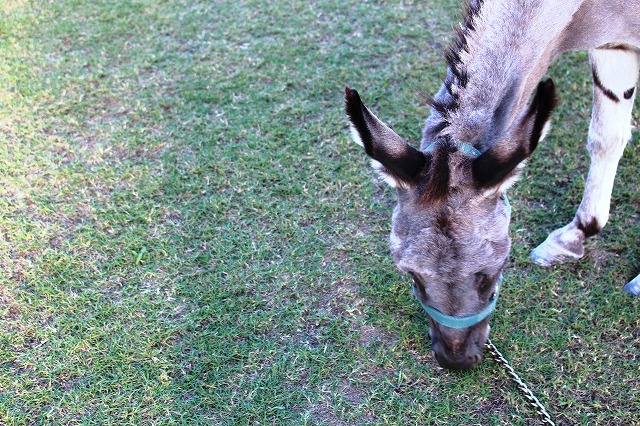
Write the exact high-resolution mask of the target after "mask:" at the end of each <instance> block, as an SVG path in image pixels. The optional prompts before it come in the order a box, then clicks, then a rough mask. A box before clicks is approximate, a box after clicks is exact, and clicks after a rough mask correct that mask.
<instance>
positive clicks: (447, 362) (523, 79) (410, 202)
mask: <svg viewBox="0 0 640 426" xmlns="http://www.w3.org/2000/svg"><path fill="white" fill-rule="evenodd" d="M457 32H458V35H457V39H456V41H455V43H453V45H452V47H451V48H450V49H449V50H448V51H447V53H446V58H447V62H448V69H447V75H446V77H445V79H444V84H443V85H442V87H441V89H440V91H439V92H438V93H437V94H436V96H435V97H434V98H432V99H431V100H430V104H431V107H432V112H431V115H430V117H429V118H428V119H427V122H426V126H425V127H424V130H423V136H422V143H421V145H420V150H418V149H415V148H413V147H412V146H410V145H408V144H407V143H406V142H405V141H404V140H403V139H402V138H401V137H400V136H398V135H397V134H396V133H394V132H393V130H391V129H390V128H389V127H388V126H386V125H385V124H384V123H383V122H382V121H380V120H379V119H378V118H377V117H376V116H375V115H374V114H373V113H372V112H371V111H370V110H369V109H368V108H367V107H365V106H364V105H363V104H362V102H361V100H360V97H359V95H358V92H356V91H355V90H351V89H349V88H347V89H346V103H345V109H346V112H347V114H348V116H349V119H350V122H351V130H352V136H353V138H354V140H355V141H356V142H358V143H359V144H360V145H362V146H363V147H364V149H365V151H366V153H367V154H368V155H369V156H370V157H371V158H372V159H373V161H372V165H373V167H374V168H376V169H377V170H378V172H379V173H380V175H381V176H382V177H383V178H384V180H385V181H386V182H387V183H389V184H390V185H391V186H393V187H395V188H396V190H397V196H398V204H397V206H396V207H395V209H394V211H393V219H392V231H391V238H390V243H391V252H392V255H393V259H394V261H395V263H396V265H397V267H398V268H399V269H400V270H401V271H404V272H406V273H408V274H410V275H411V276H412V277H413V280H414V286H413V289H414V293H415V295H416V296H417V298H418V299H419V301H420V302H421V304H422V305H423V306H424V307H425V309H426V310H427V313H428V314H429V323H430V334H431V338H432V347H433V351H434V354H435V357H436V359H437V360H438V362H439V364H440V365H441V366H443V367H446V368H453V369H467V368H471V367H473V366H475V365H477V364H479V363H480V362H482V351H483V347H484V344H485V342H486V340H487V337H488V335H489V314H490V313H491V311H492V309H493V307H494V306H495V299H496V298H497V293H498V290H499V287H500V281H501V279H500V278H501V271H502V269H503V267H504V266H505V263H506V262H507V257H508V254H509V249H510V244H511V243H510V239H509V234H508V226H509V220H510V208H509V205H508V201H507V200H506V196H505V195H504V192H505V190H506V189H507V188H508V187H509V185H511V184H512V183H513V182H514V181H515V180H516V178H517V176H518V174H519V173H520V171H521V169H522V168H523V166H524V163H525V161H526V159H527V158H528V157H529V156H530V155H531V153H532V152H533V151H534V150H535V148H536V146H537V144H538V142H539V141H540V140H541V139H542V138H543V136H544V134H545V132H546V130H547V128H548V124H549V118H550V116H551V112H552V110H553V108H554V107H555V105H556V94H555V89H554V84H553V82H552V81H551V80H550V79H549V80H546V81H544V82H539V81H540V80H541V78H542V77H543V75H544V74H545V72H546V71H547V69H548V67H549V64H550V63H551V61H552V60H553V59H554V58H555V57H556V56H558V55H559V54H560V53H561V52H563V51H566V50H575V49H589V58H590V64H591V71H592V74H593V81H594V89H593V98H594V101H593V115H592V118H591V125H590V128H589V138H588V142H587V149H588V151H589V154H590V156H591V166H590V169H589V175H588V178H587V183H586V188H585V192H584V197H583V199H582V203H581V204H580V206H579V207H578V210H577V213H576V215H575V218H574V219H573V220H572V221H571V223H569V224H568V225H566V226H565V227H563V228H561V229H558V230H556V231H554V232H552V233H551V234H550V235H549V237H548V238H547V240H546V241H545V242H543V243H542V244H541V245H540V246H539V247H537V248H536V249H535V250H533V253H532V260H533V261H534V262H535V263H538V264H540V265H545V266H548V265H553V264H556V263H560V262H566V261H570V260H575V259H579V258H580V257H581V256H582V255H583V253H584V248H583V247H584V242H585V240H586V239H587V238H589V237H591V236H593V235H595V234H596V233H598V231H600V229H602V227H603V226H604V224H605V223H606V222H607V218H608V215H609V203H610V197H611V191H612V186H613V180H614V176H615V172H616V168H617V164H618V160H619V159H620V157H621V155H622V152H623V150H624V147H625V145H626V143H627V141H628V140H629V139H630V137H631V110H632V106H633V102H634V98H635V95H636V91H635V87H636V80H637V78H638V71H639V69H640V50H639V48H640V0H566V1H555V0H526V1H525V0H520V1H512V0H484V1H483V0H471V1H470V3H469V5H468V7H467V14H466V18H465V22H464V24H463V25H461V27H460V28H459V29H458V31H457ZM529 99H531V101H530V102H529ZM625 289H626V290H627V291H628V292H629V293H632V294H635V295H640V275H639V276H638V277H636V278H634V279H633V280H632V281H631V282H630V283H628V284H627V285H626V286H625Z"/></svg>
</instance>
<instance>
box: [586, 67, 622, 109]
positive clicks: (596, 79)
mask: <svg viewBox="0 0 640 426" xmlns="http://www.w3.org/2000/svg"><path fill="white" fill-rule="evenodd" d="M591 75H592V76H593V83H594V84H595V85H596V87H597V88H598V89H600V90H602V93H604V95H605V96H606V97H607V98H609V99H611V100H612V101H613V102H620V98H618V96H616V94H615V93H613V92H612V91H611V90H609V89H607V88H606V87H604V85H603V84H602V81H600V77H599V76H598V71H596V69H595V68H593V67H592V68H591Z"/></svg>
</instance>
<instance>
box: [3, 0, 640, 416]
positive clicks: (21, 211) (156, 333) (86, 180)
mask: <svg viewBox="0 0 640 426" xmlns="http://www.w3.org/2000/svg"><path fill="white" fill-rule="evenodd" d="M458 9H459V6H458V3H457V2H455V1H449V0H447V1H440V2H434V1H427V2H397V1H385V2H351V1H337V0H317V1H311V2H305V1H299V0H293V1H271V2H267V1H243V0H241V1H226V0H216V1H196V0H127V1H107V0H99V1H97V0H93V1H86V0H62V1H48V2H41V1H27V0H4V3H3V4H2V6H0V269H1V273H0V318H1V321H2V326H3V332H2V333H0V424H2V425H5V424H6V425H32V424H34V425H93V424H100V425H110V424H113V425H212V424H215V425H218V424H220V425H263V424H278V425H279V424H292V425H331V426H333V425H364V424H398V425H428V424H434V425H503V424H505V425H533V424H537V421H536V420H535V418H534V414H533V413H532V412H531V411H530V409H529V407H528V406H527V405H526V404H525V402H524V400H523V399H522V398H521V397H520V395H519V394H518V393H517V390H516V389H515V388H514V386H513V385H512V383H511V382H509V381H508V379H507V377H506V375H505V374H504V372H502V371H501V370H500V369H499V368H498V367H497V366H496V365H495V364H494V363H492V362H486V363H484V364H483V365H481V366H480V367H478V368H476V369H474V370H473V371H470V372H466V373H451V372H448V371H445V370H442V369H440V368H439V367H438V366H437V364H436V363H435V361H434V360H433V359H432V358H431V356H430V355H429V348H430V344H429V340H428V337H427V321H426V318H425V314H424V313H423V312H422V310H421V308H420V306H419V304H418V303H417V302H416V301H415V300H414V298H413V296H412V295H411V293H410V290H409V285H408V283H409V280H408V279H407V277H404V276H401V275H400V274H398V273H397V272H396V271H395V269H394V267H393V265H392V262H391V259H390V256H389V254H388V231H389V226H390V216H391V209H392V207H393V205H394V203H395V200H394V197H395V195H394V193H393V191H392V190H390V189H389V188H387V187H386V186H385V185H384V184H383V183H380V182H378V181H377V180H375V178H374V173H373V172H372V171H371V170H370V168H369V167H368V164H367V162H368V161H367V159H366V158H365V157H366V156H365V155H364V153H362V152H361V149H360V148H359V147H357V146H356V145H355V144H353V143H352V142H351V141H350V139H349V135H348V131H347V127H346V124H347V120H346V118H345V116H344V113H343V111H342V103H343V100H342V96H343V90H344V85H346V84H349V85H350V86H352V87H354V88H356V89H358V90H359V91H360V92H361V93H362V95H363V97H364V98H365V100H366V102H367V103H368V104H369V105H370V106H371V107H372V108H373V109H374V110H375V111H376V112H378V114H379V116H380V117H381V118H383V119H384V120H386V121H387V122H388V123H390V124H391V125H392V126H393V127H394V128H395V129H396V130H397V131H398V132H399V133H400V134H402V135H403V136H405V137H407V138H408V139H410V140H413V141H414V142H415V141H417V140H418V139H419V137H420V133H421V127H422V123H423V121H424V119H425V118H426V117H427V115H428V113H429V109H428V107H427V105H426V102H425V95H427V94H431V93H433V92H435V91H436V90H437V88H438V86H439V81H440V80H441V78H442V77H443V76H444V62H443V59H442V58H443V54H442V53H441V50H442V47H443V46H445V45H446V44H447V42H448V40H449V37H450V34H451V29H452V26H453V24H454V23H455V22H456V21H457V20H458V19H460V14H459V11H458ZM549 76H551V77H553V78H554V80H555V81H556V84H557V85H558V88H559V90H560V95H561V97H562V103H561V105H560V107H559V109H558V111H557V112H556V113H555V115H554V130H553V131H552V133H551V134H550V135H549V137H548V138H547V139H546V140H545V141H544V142H543V143H542V144H541V146H540V147H539V149H538V150H537V151H536V154H535V155H534V157H533V159H532V160H531V161H530V162H529V165H528V167H527V169H526V171H525V173H524V176H523V179H522V180H521V181H520V182H519V183H518V184H517V185H516V186H515V187H514V188H513V189H512V190H511V191H510V197H511V203H512V205H513V208H514V218H513V223H512V227H511V235H512V238H513V243H514V245H513V251H512V255H511V263H510V265H509V267H508V269H507V271H506V273H505V283H504V290H503V292H502V294H501V299H500V302H499V304H498V309H497V312H496V314H495V315H494V318H493V320H492V327H493V329H492V338H493V341H494V343H496V345H497V346H498V347H499V348H500V350H501V351H502V352H503V353H504V354H505V356H507V357H508V358H509V360H510V361H511V362H512V364H513V365H514V367H515V368H516V370H517V371H518V372H519V373H520V374H521V375H522V376H523V378H524V379H525V380H527V382H528V383H529V384H530V385H531V387H532V388H533V390H534V391H535V392H536V394H537V396H538V397H539V399H540V400H541V401H542V402H543V403H545V405H547V409H548V410H549V411H550V413H552V415H553V416H554V417H555V418H556V420H557V421H558V423H560V424H576V425H586V424H598V425H606V424H612V425H625V424H639V423H640V411H639V408H638V407H639V406H640V366H639V361H640V317H639V316H638V311H639V308H640V299H637V298H636V299H634V298H631V297H628V296H626V295H625V294H623V292H622V286H623V285H624V284H625V283H626V282H627V281H628V280H629V279H631V278H632V277H634V276H635V275H637V274H638V272H639V271H638V265H639V264H640V246H639V245H638V241H639V240H640V217H639V216H638V214H639V213H638V212H639V211H640V193H639V192H638V190H637V188H638V186H639V184H640V176H639V174H638V169H637V164H638V163H639V162H640V148H639V147H638V142H639V139H640V137H639V134H638V133H637V132H636V133H634V140H633V142H632V143H631V144H630V145H629V147H628V148H627V152H626V154H625V157H624V158H623V160H622V162H621V165H620V170H619V176H618V177H619V179H618V185H617V186H616V188H615V190H614V195H613V202H612V214H611V220H610V222H609V224H608V225H607V227H606V229H605V231H604V232H603V233H602V234H601V235H600V236H598V237H597V239H596V240H594V241H592V242H591V243H590V244H589V246H588V249H587V255H586V257H585V259H583V260H582V261H581V262H579V263H577V264H572V265H567V266H561V267H555V268H552V269H541V268H540V267H537V266H535V265H532V264H531V263H530V262H529V261H528V254H529V251H530V250H531V249H532V248H533V247H535V245H537V244H538V243H539V242H541V241H542V240H543V239H544V238H545V236H546V234H547V233H548V232H549V231H551V230H552V229H554V228H555V227H557V226H560V225H563V224H564V223H565V222H566V221H568V220H569V219H570V218H571V217H572V215H573V213H574V211H575V208H576V207H577V205H578V203H579V201H580V198H581V195H582V189H583V185H584V176H585V173H586V170H587V167H588V156H587V155H586V151H585V149H584V140H585V138H586V134H587V126H588V121H589V114H590V98H591V83H590V74H589V70H588V66H587V61H586V54H585V53H573V54H567V55H565V56H563V57H562V59H561V60H560V61H559V62H556V63H555V64H554V66H553V67H552V68H551V69H550V70H549ZM634 117H635V120H636V122H638V121H639V113H638V111H636V112H635V113H634Z"/></svg>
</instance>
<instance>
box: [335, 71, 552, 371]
mask: <svg viewBox="0 0 640 426" xmlns="http://www.w3.org/2000/svg"><path fill="white" fill-rule="evenodd" d="M345 98H346V103H345V109H346V112H347V114H348V116H349V119H350V121H351V131H352V136H353V138H354V140H355V141H356V142H357V143H359V144H360V145H362V146H363V147H364V149H365V151H366V153H367V154H368V155H369V156H370V157H371V158H372V165H373V166H374V168H375V169H377V171H378V172H379V173H380V175H381V176H382V177H383V178H384V180H385V181H386V182H387V183H389V184H390V185H391V186H393V187H395V188H396V190H397V197H398V204H397V205H396V207H395V209H394V211H393V219H392V231H391V238H390V243H391V253H392V255H393V259H394V262H395V264H396V266H397V267H398V269H400V270H401V271H403V272H406V273H408V274H409V275H411V277H412V278H413V281H414V285H413V289H414V293H415V295H416V296H417V298H418V299H419V301H420V302H421V304H422V305H423V306H424V307H425V309H427V312H433V311H434V310H435V311H436V312H438V313H439V314H442V316H444V317H449V318H451V317H453V318H454V319H456V318H459V317H468V316H471V315H475V314H478V313H479V312H483V311H484V312H486V313H487V314H488V313H489V312H490V311H491V309H488V306H489V307H491V306H490V305H491V304H492V303H493V302H494V300H495V298H496V297H497V292H498V288H499V283H500V278H501V271H502V269H503V268H504V266H505V264H506V263H507V258H508V255H509V249H510V245H511V243H510V239H509V233H508V227H509V220H510V208H509V206H508V202H507V201H506V198H505V195H504V191H505V190H506V188H507V187H508V186H509V185H510V183H511V182H513V181H514V180H515V179H516V178H517V175H518V173H519V171H520V169H521V168H522V166H523V165H524V160H526V159H527V158H528V157H529V155H530V154H531V153H532V152H533V150H534V149H535V148H536V146H537V143H538V141H539V140H540V138H541V136H542V134H543V129H544V127H545V125H546V124H547V121H548V119H549V117H550V114H551V111H552V109H553V107H554V106H555V102H556V98H555V94H554V86H553V82H552V81H551V80H547V81H546V82H544V83H540V85H539V86H538V90H537V93H536V95H535V96H534V99H533V101H532V103H531V104H530V106H529V107H528V108H527V109H526V110H525V111H524V112H523V113H522V114H520V116H518V118H517V119H515V121H514V122H513V123H512V124H510V125H509V126H508V128H507V129H504V131H502V132H501V134H499V135H495V137H493V139H494V140H492V141H490V143H488V144H487V143H484V144H483V147H486V148H484V152H480V151H478V150H476V148H474V147H473V141H465V142H466V143H462V141H455V140H452V138H451V137H450V136H448V135H446V133H444V132H440V133H437V134H435V135H434V134H433V133H434V132H429V131H426V129H425V132H424V137H423V141H422V147H423V150H422V151H420V150H417V149H415V148H413V147H411V146H410V145H408V144H407V143H406V142H404V140H403V139H402V138H401V137H400V136H398V135H397V134H396V133H395V132H393V130H391V129H390V128H389V127H388V126H387V125H385V124H384V123H383V122H382V121H380V120H379V119H378V118H377V117H376V116H375V115H374V114H373V113H372V112H371V111H370V110H369V109H368V108H367V107H365V106H364V105H363V103H362V102H361V100H360V96H359V95H358V93H357V92H356V91H355V90H351V89H349V88H347V89H346V95H345ZM478 146H480V145H478ZM434 318H435V319H434ZM437 319H438V317H437V316H436V315H431V314H430V316H429V324H430V330H429V331H430V335H431V339H432V348H433V351H434V354H435V357H436V359H437V361H438V363H439V364H440V365H441V366H442V367H445V368H452V369H468V368H471V367H473V366H475V365H477V364H479V363H480V362H482V352H483V348H484V344H485V342H486V340H487V337H488V335H489V328H490V327H489V316H488V315H486V316H484V317H480V318H479V319H478V320H477V321H474V324H472V325H467V326H463V327H457V326H456V325H455V324H450V323H447V322H446V321H445V322H444V323H445V324H447V325H444V324H443V323H441V322H443V321H440V322H438V321H437Z"/></svg>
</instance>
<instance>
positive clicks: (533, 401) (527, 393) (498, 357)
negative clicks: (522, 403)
mask: <svg viewBox="0 0 640 426" xmlns="http://www.w3.org/2000/svg"><path fill="white" fill-rule="evenodd" d="M484 348H485V349H486V350H487V352H488V353H489V354H490V355H491V356H492V358H493V360H494V361H495V362H497V363H498V364H500V365H502V366H503V367H504V368H505V370H507V373H509V376H511V378H512V379H513V381H514V382H516V384H517V385H518V389H520V391H521V392H522V393H523V394H524V397H525V398H526V400H527V402H528V403H529V405H531V406H532V407H533V409H534V410H535V411H536V414H538V415H539V416H540V420H541V421H542V424H546V425H552V426H555V423H554V422H553V420H551V416H550V415H549V413H547V410H546V409H545V408H544V405H542V404H541V403H540V401H538V398H536V396H535V395H534V394H533V392H531V389H529V387H528V386H527V385H526V384H525V383H524V382H523V381H522V379H521V378H520V376H518V374H517V373H516V372H515V370H514V369H513V368H512V367H511V365H509V361H507V360H506V358H505V357H504V356H502V354H501V353H500V351H499V350H498V348H496V347H495V345H494V344H493V342H492V341H491V339H487V343H486V344H485V345H484Z"/></svg>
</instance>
